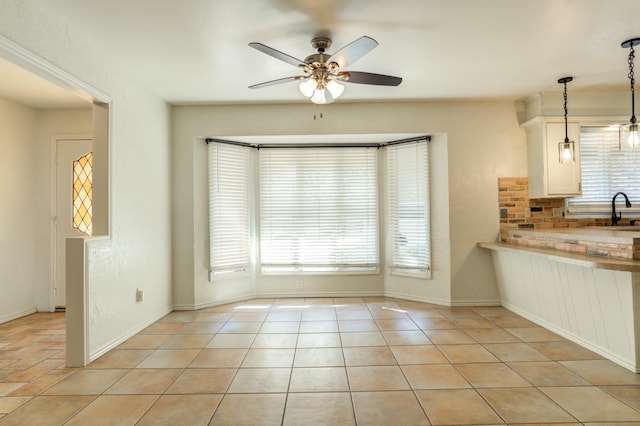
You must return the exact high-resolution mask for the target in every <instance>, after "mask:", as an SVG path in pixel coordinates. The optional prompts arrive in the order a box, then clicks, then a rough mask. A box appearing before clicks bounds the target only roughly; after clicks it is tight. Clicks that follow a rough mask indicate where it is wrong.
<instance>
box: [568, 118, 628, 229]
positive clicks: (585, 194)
mask: <svg viewBox="0 0 640 426" xmlns="http://www.w3.org/2000/svg"><path fill="white" fill-rule="evenodd" d="M597 132H600V134H598V133H597ZM620 137H621V128H620V126H619V125H617V124H616V125H583V126H581V128H580V157H581V172H582V176H581V183H582V196H580V197H572V198H567V199H566V200H565V211H566V215H567V217H570V218H604V217H610V216H611V200H612V198H613V196H614V195H615V194H616V193H617V192H620V191H621V192H624V193H625V194H627V196H628V197H629V200H630V201H631V204H632V207H631V208H626V207H625V206H624V197H622V196H619V197H618V198H617V199H616V207H617V211H622V212H624V214H625V215H627V216H628V215H631V214H635V215H638V214H639V213H640V150H638V149H635V150H633V149H631V148H629V147H628V146H626V144H625V143H624V142H623V141H621V140H620ZM596 144H598V145H596Z"/></svg>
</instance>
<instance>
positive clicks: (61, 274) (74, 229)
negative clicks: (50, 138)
mask: <svg viewBox="0 0 640 426" xmlns="http://www.w3.org/2000/svg"><path fill="white" fill-rule="evenodd" d="M92 150H93V142H92V141H91V140H90V139H58V140H57V141H56V154H57V155H56V202H55V210H56V211H55V214H54V217H55V226H54V228H55V244H54V252H55V253H54V259H55V261H54V268H55V271H54V277H55V281H54V294H55V296H54V298H55V307H56V309H62V308H64V307H65V305H66V296H65V287H66V278H65V272H66V271H65V262H66V256H65V244H66V239H67V238H69V237H78V236H85V237H86V236H89V235H91V216H92V209H91V199H92V196H93V194H92V189H93V187H92V182H91V179H92V166H93V158H92Z"/></svg>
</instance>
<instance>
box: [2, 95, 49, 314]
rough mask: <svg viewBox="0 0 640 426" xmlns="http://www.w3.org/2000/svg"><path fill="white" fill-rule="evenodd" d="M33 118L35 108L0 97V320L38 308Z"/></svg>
mask: <svg viewBox="0 0 640 426" xmlns="http://www.w3.org/2000/svg"><path fill="white" fill-rule="evenodd" d="M36 122H37V113H36V111H35V110H34V109H31V108H29V107H26V106H23V105H21V104H17V103H15V102H12V101H10V100H7V99H4V98H0V199H1V200H2V208H0V271H1V273H2V279H0V294H1V295H2V297H0V323H2V322H5V321H9V320H11V319H14V318H18V317H20V316H23V315H26V314H29V313H32V312H35V308H36V304H35V285H34V283H35V279H36V276H37V272H36V271H37V268H38V266H40V265H41V264H42V263H43V262H41V261H39V260H38V256H37V244H36V242H37V229H36V228H37V227H36V223H37V216H38V215H37V213H36V210H35V209H36V197H35V194H34V189H35V187H36V174H35V173H34V171H35V168H36V164H35V161H34V160H35V158H36V157H37V150H36V143H35V134H36V130H35V129H36Z"/></svg>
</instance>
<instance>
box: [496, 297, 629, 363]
mask: <svg viewBox="0 0 640 426" xmlns="http://www.w3.org/2000/svg"><path fill="white" fill-rule="evenodd" d="M502 306H503V307H505V308H506V309H508V310H510V311H511V312H514V313H516V314H518V315H520V316H521V317H523V318H526V319H528V320H529V321H531V322H533V323H536V324H538V325H539V326H541V327H544V328H546V329H547V330H549V331H552V332H554V333H556V334H558V335H560V336H562V337H564V338H565V339H568V340H571V341H572V342H574V343H577V344H578V345H580V346H582V347H584V348H586V349H589V350H590V351H592V352H595V353H597V354H598V355H602V356H603V357H605V358H607V359H609V360H611V361H613V362H615V363H616V364H618V365H620V366H622V367H624V368H626V369H627V370H631V371H633V372H634V373H640V368H637V367H636V366H635V364H634V363H633V362H629V361H628V360H625V359H623V358H620V357H619V356H618V355H616V354H614V353H611V352H610V351H609V350H608V349H606V348H603V347H601V346H598V345H596V344H594V343H593V342H589V341H587V340H584V339H583V338H581V337H580V336H577V335H575V334H573V333H571V332H568V331H567V330H565V329H563V328H560V327H558V326H556V325H554V324H552V323H550V322H548V321H545V320H544V319H542V318H540V317H538V316H536V315H533V314H531V313H530V312H527V311H525V310H523V309H520V308H518V307H517V306H514V305H512V304H510V303H508V302H503V304H502Z"/></svg>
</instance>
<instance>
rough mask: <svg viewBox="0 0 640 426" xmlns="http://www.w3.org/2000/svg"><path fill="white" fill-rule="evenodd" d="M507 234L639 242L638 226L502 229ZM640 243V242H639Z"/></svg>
mask: <svg viewBox="0 0 640 426" xmlns="http://www.w3.org/2000/svg"><path fill="white" fill-rule="evenodd" d="M502 232H503V233H508V234H509V235H523V236H529V237H541V238H558V239H565V240H579V241H591V242H598V243H611V244H634V243H635V242H636V240H637V241H638V243H640V226H584V227H580V228H548V229H530V228H514V229H503V230H502ZM634 245H635V244H634ZM639 245H640V244H639Z"/></svg>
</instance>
